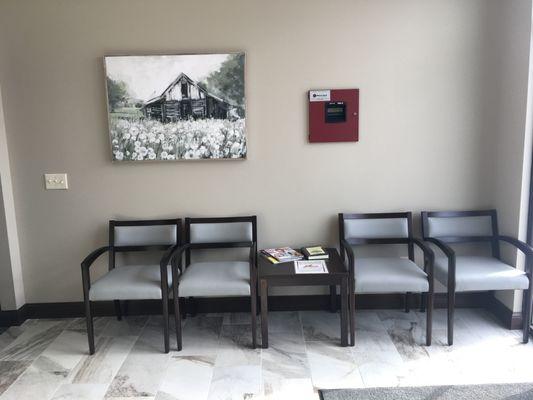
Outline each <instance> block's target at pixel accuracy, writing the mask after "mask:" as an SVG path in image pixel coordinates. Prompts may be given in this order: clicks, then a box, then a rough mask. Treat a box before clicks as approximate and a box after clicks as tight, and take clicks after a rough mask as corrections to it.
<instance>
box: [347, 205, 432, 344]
mask: <svg viewBox="0 0 533 400" xmlns="http://www.w3.org/2000/svg"><path fill="white" fill-rule="evenodd" d="M384 218H402V219H407V230H408V232H407V237H406V238H394V237H393V238H379V239H370V238H348V239H345V237H344V221H345V220H347V219H384ZM339 240H340V249H341V258H342V260H343V261H344V260H346V255H348V269H349V278H348V290H349V302H348V310H349V315H350V344H351V345H352V346H353V345H354V342H355V279H354V277H355V268H356V267H357V264H356V262H355V254H354V251H353V249H352V246H354V245H374V244H378V245H379V244H381V245H385V244H406V245H407V254H408V257H409V260H411V261H412V262H415V249H414V246H415V245H416V246H417V247H419V248H420V250H422V252H423V254H424V272H425V273H426V274H427V276H428V283H429V290H428V292H427V294H426V293H421V296H422V301H421V311H424V309H426V345H427V346H431V335H432V319H433V298H434V273H433V263H434V259H435V255H434V253H433V250H431V249H430V248H429V247H428V246H426V245H425V244H424V243H423V242H422V241H421V240H420V239H417V238H415V237H414V236H413V215H412V213H411V212H397V213H367V214H344V213H340V214H339ZM410 294H411V293H405V311H406V312H409V297H410ZM424 297H426V298H425V299H424ZM424 304H425V307H424Z"/></svg>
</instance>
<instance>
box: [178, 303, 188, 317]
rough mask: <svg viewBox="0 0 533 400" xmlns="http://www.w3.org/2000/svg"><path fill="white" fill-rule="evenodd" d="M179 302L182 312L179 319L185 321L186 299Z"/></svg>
mask: <svg viewBox="0 0 533 400" xmlns="http://www.w3.org/2000/svg"><path fill="white" fill-rule="evenodd" d="M179 301H180V307H181V309H182V310H183V312H181V318H182V319H187V299H183V298H182V299H180V300H179Z"/></svg>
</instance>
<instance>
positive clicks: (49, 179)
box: [44, 174, 68, 190]
mask: <svg viewBox="0 0 533 400" xmlns="http://www.w3.org/2000/svg"><path fill="white" fill-rule="evenodd" d="M44 184H45V187H46V190H50V189H63V190H65V189H68V180H67V174H44Z"/></svg>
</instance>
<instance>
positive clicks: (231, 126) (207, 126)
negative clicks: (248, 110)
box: [110, 119, 246, 161]
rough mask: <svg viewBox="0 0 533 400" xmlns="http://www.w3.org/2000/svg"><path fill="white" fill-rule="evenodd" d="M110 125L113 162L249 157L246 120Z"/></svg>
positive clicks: (121, 122)
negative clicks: (247, 152) (247, 155)
mask: <svg viewBox="0 0 533 400" xmlns="http://www.w3.org/2000/svg"><path fill="white" fill-rule="evenodd" d="M110 125H111V127H110V128H111V143H112V148H113V158H114V160H117V161H123V160H131V161H143V160H179V159H185V160H191V159H209V158H213V159H218V158H243V157H245V156H246V136H245V121H244V119H237V120H234V121H231V120H226V119H198V120H192V119H191V120H180V121H176V122H169V123H166V124H163V123H161V122H159V121H154V120H127V119H114V120H111V122H110Z"/></svg>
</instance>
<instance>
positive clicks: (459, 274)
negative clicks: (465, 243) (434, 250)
mask: <svg viewBox="0 0 533 400" xmlns="http://www.w3.org/2000/svg"><path fill="white" fill-rule="evenodd" d="M435 278H437V280H438V281H439V282H441V283H442V284H443V285H446V286H447V285H448V258H447V257H437V258H436V259H435ZM528 287H529V279H528V278H527V276H526V274H525V273H524V272H523V271H520V270H518V269H516V268H513V267H511V266H510V265H508V264H505V263H504V262H502V261H500V260H498V259H497V258H494V257H479V256H456V257H455V290H456V291H457V292H466V291H474V290H480V291H481V290H512V289H516V290H518V289H527V288H528Z"/></svg>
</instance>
